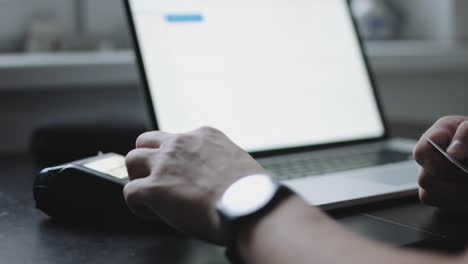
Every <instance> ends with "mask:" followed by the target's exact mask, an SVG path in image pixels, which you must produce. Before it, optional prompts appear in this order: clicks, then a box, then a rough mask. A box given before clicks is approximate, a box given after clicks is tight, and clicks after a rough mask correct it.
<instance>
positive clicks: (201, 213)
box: [124, 128, 265, 244]
mask: <svg viewBox="0 0 468 264" xmlns="http://www.w3.org/2000/svg"><path fill="white" fill-rule="evenodd" d="M136 147H137V149H135V150H133V151H131V152H130V153H129V154H128V155H127V159H126V163H127V169H128V173H129V176H130V179H131V182H130V183H128V184H127V185H126V186H125V189H124V195H125V200H126V201H127V204H128V205H129V207H130V209H131V210H132V211H133V212H134V213H135V214H136V215H140V216H142V217H145V218H152V217H160V218H162V219H163V220H164V221H166V222H167V223H168V224H170V225H171V226H173V227H174V228H176V229H177V230H179V231H181V232H183V233H185V234H187V235H192V236H195V237H197V238H199V239H203V240H206V241H209V242H213V243H217V244H224V243H225V242H226V241H225V237H224V235H223V226H221V223H220V219H219V218H218V216H217V213H216V209H215V205H216V202H217V201H218V199H219V198H220V197H221V195H222V194H223V192H224V191H225V190H226V189H227V187H229V186H230V185H231V184H232V183H233V182H235V181H236V180H238V179H239V178H241V177H244V176H248V175H252V174H257V173H264V172H265V171H264V169H263V168H262V167H261V166H260V165H259V164H258V163H257V162H256V161H255V160H254V159H253V158H252V157H251V156H250V155H249V154H248V153H247V152H245V151H244V150H242V149H241V148H240V147H238V146H236V145H235V144H234V143H233V142H232V141H230V140H229V139H228V138H227V137H226V136H225V135H224V134H223V133H221V132H220V131H218V130H215V129H213V128H200V129H198V130H196V131H193V132H191V133H186V134H169V133H164V132H149V133H145V134H143V135H141V136H140V137H139V138H138V140H137V143H136Z"/></svg>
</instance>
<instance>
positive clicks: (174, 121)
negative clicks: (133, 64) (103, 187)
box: [130, 0, 384, 151]
mask: <svg viewBox="0 0 468 264" xmlns="http://www.w3.org/2000/svg"><path fill="white" fill-rule="evenodd" d="M130 6H131V9H132V10H131V12H132V15H133V19H134V24H135V27H136V34H137V38H138V42H139V48H140V50H141V53H142V57H143V63H144V67H145V72H146V75H147V79H148V85H149V88H150V93H151V97H152V98H151V99H152V102H153V105H154V108H155V111H156V113H155V114H156V116H157V121H158V125H159V128H160V129H161V130H165V131H169V132H187V131H190V130H193V129H196V128H197V127H200V126H213V127H216V128H218V129H220V130H222V131H223V132H225V133H226V134H227V135H228V136H229V137H230V138H231V139H232V140H233V141H234V142H236V143H238V144H239V145H240V146H242V147H243V148H244V149H246V150H249V151H263V150H272V149H278V148H289V147H298V146H305V145H315V144H324V143H332V142H342V141H349V140H355V139H363V138H374V137H379V136H382V135H383V133H384V128H383V125H382V122H381V119H380V115H379V111H378V107H377V104H376V101H375V98H374V94H373V91H372V86H371V83H370V80H369V77H368V72H367V70H366V67H365V62H364V60H363V58H362V54H361V50H360V47H359V41H358V38H357V36H356V34H355V31H354V28H353V24H352V19H351V16H350V14H349V11H348V7H347V3H346V1H345V0H171V1H161V0H159V1H155V0H130Z"/></svg>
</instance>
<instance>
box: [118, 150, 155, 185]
mask: <svg viewBox="0 0 468 264" xmlns="http://www.w3.org/2000/svg"><path fill="white" fill-rule="evenodd" d="M155 154H156V151H155V150H154V149H134V150H132V151H130V152H129V153H128V154H127V156H126V158H125V165H126V167H127V172H128V177H129V178H130V180H135V179H140V178H145V177H148V176H149V175H150V174H151V159H152V158H154V156H155Z"/></svg>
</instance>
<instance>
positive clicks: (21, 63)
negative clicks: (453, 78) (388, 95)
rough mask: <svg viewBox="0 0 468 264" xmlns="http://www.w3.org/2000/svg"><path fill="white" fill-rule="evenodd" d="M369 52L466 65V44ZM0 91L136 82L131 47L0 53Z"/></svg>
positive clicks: (381, 67) (369, 48)
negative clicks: (451, 46) (115, 49)
mask: <svg viewBox="0 0 468 264" xmlns="http://www.w3.org/2000/svg"><path fill="white" fill-rule="evenodd" d="M366 52H367V54H368V56H369V58H370V63H371V66H372V68H373V69H374V71H375V72H376V73H378V74H421V73H428V72H456V71H461V70H468V49H465V48H462V47H460V48H447V46H445V45H443V44H437V43H433V42H429V41H390V42H370V43H367V44H366ZM0 76H2V77H1V78H0V91H5V90H11V91H21V90H25V91H27V90H30V89H35V90H36V89H54V88H57V89H63V88H68V87H71V88H76V87H80V88H81V87H83V88H86V87H88V88H96V87H112V86H113V85H119V86H122V85H134V84H136V83H138V80H139V75H138V72H137V68H136V66H135V56H134V53H133V52H132V51H113V52H82V53H57V54H31V55H22V54H20V55H0Z"/></svg>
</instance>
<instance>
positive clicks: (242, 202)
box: [217, 174, 279, 218]
mask: <svg viewBox="0 0 468 264" xmlns="http://www.w3.org/2000/svg"><path fill="white" fill-rule="evenodd" d="M278 188H279V184H278V183H277V182H275V181H274V180H273V179H271V177H270V176H268V175H263V174H257V175H251V176H247V177H245V178H242V179H240V180H238V181H237V182H235V183H234V184H232V185H231V186H230V187H229V188H228V189H227V190H226V192H225V193H224V195H223V196H222V197H221V199H220V201H219V203H218V206H217V207H218V209H219V210H220V211H222V212H223V214H224V215H225V216H226V217H228V218H237V217H242V216H247V215H250V214H252V213H255V212H256V211H258V210H259V209H261V208H263V207H265V206H266V205H267V204H268V203H269V202H270V201H271V200H272V199H273V197H274V195H275V194H276V192H277V190H278Z"/></svg>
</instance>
